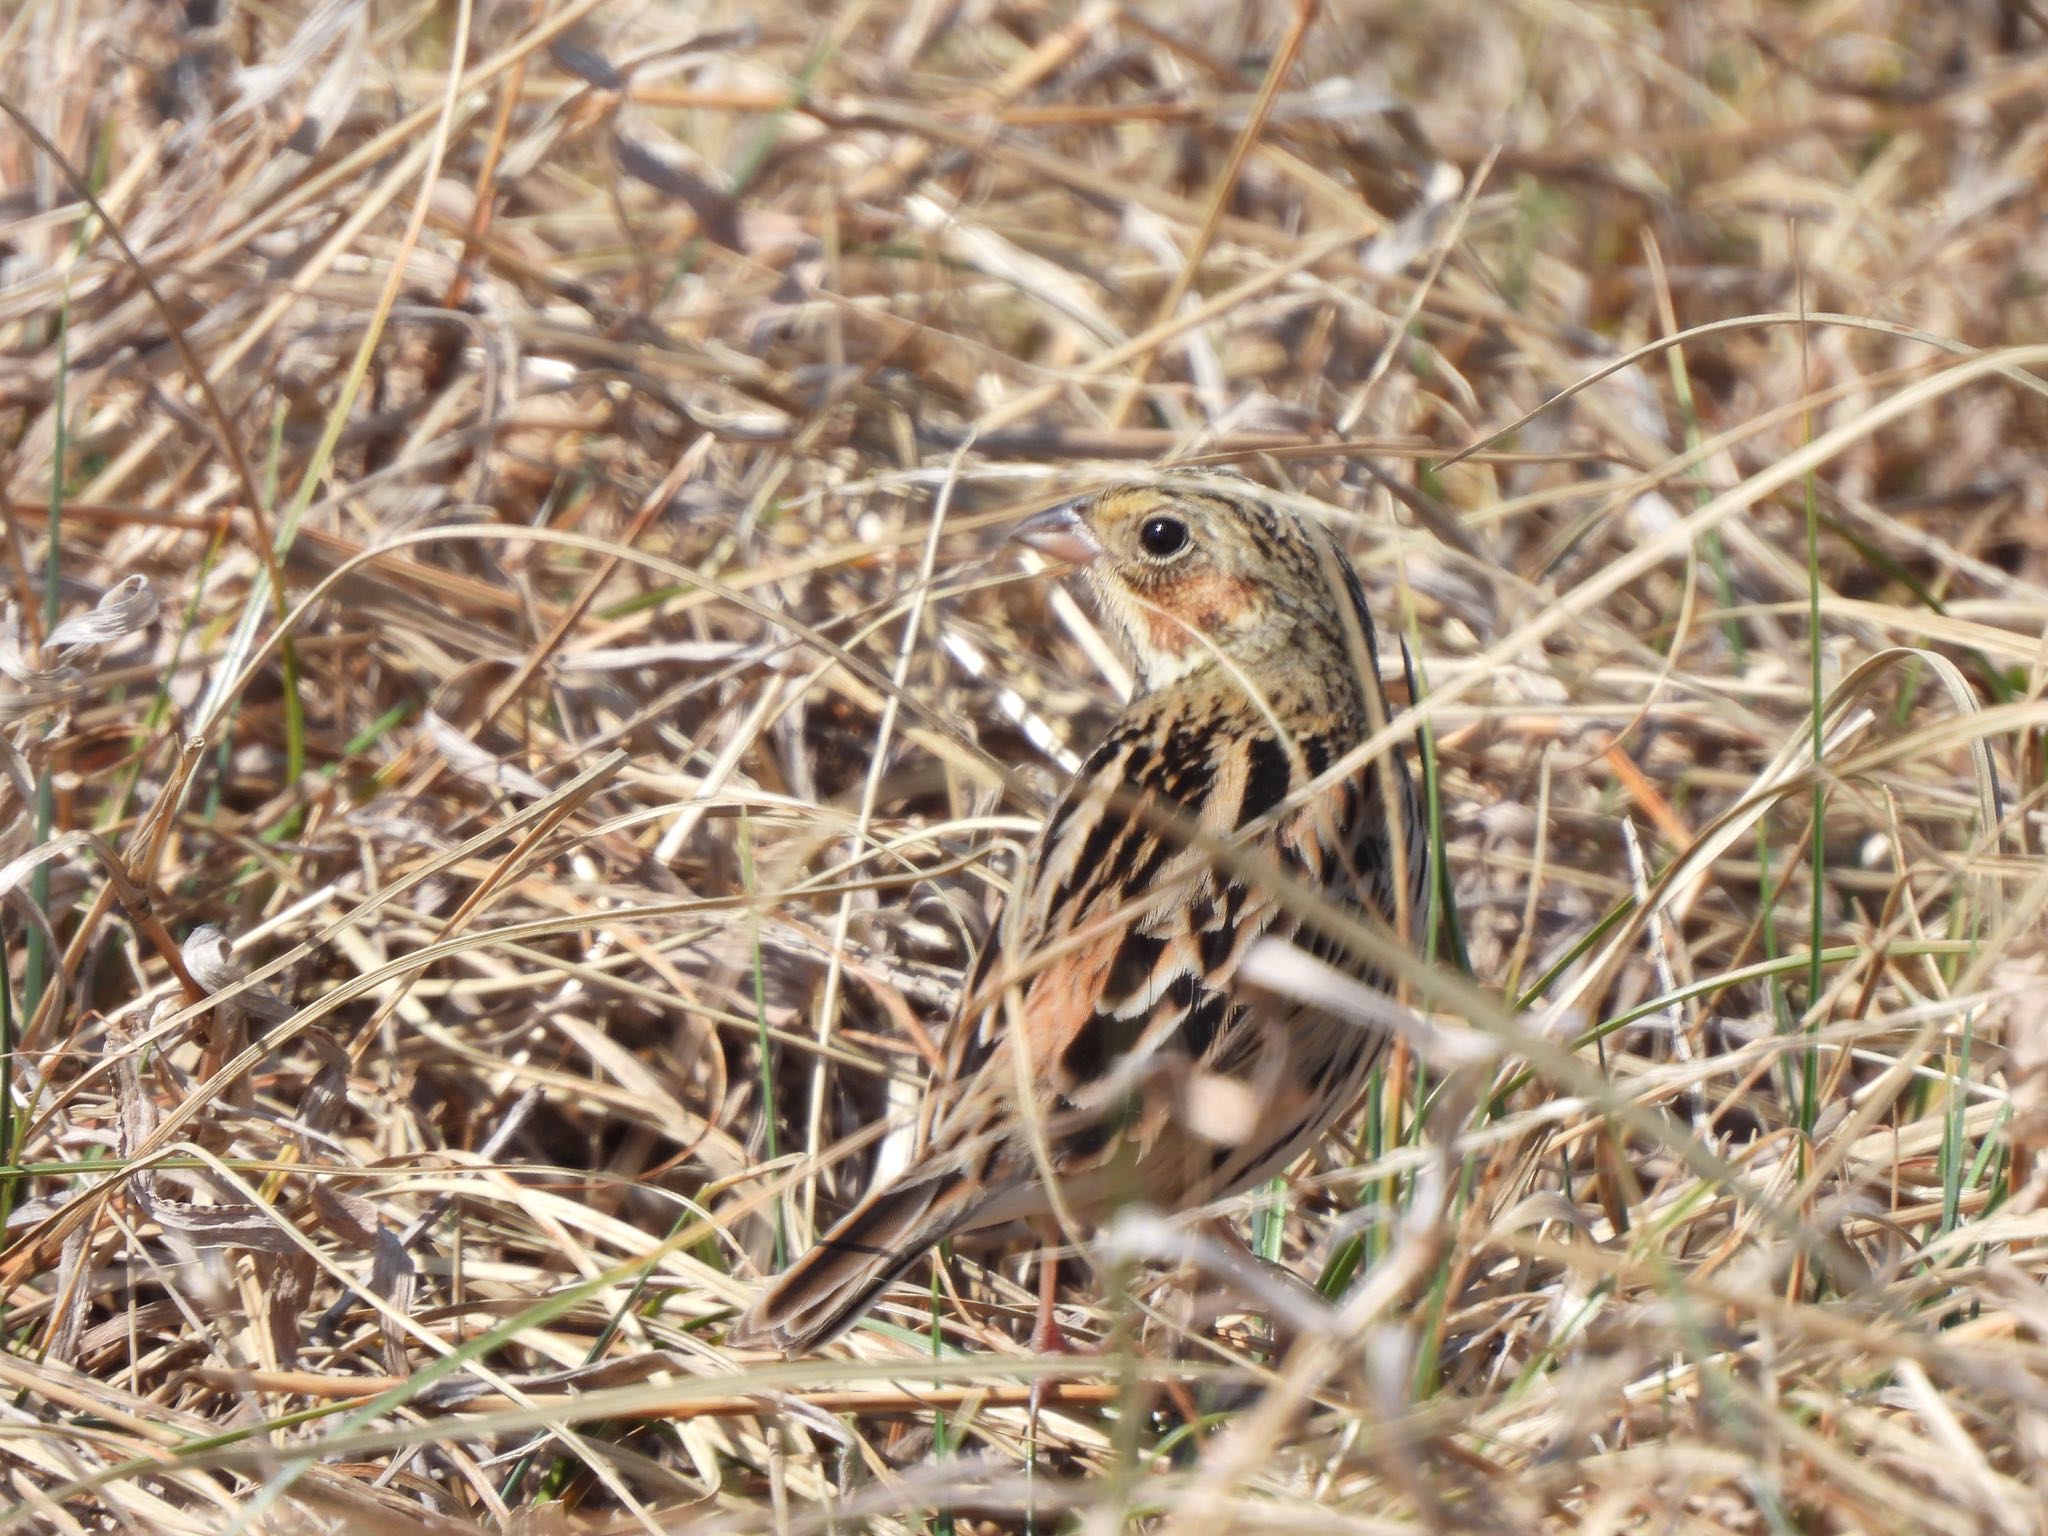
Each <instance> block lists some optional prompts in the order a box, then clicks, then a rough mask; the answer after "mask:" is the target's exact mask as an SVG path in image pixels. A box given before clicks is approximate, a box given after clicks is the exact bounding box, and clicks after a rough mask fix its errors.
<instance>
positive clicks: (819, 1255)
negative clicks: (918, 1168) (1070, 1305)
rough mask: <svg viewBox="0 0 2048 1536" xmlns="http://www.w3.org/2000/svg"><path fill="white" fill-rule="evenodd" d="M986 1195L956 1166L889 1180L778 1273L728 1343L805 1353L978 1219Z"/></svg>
mask: <svg viewBox="0 0 2048 1536" xmlns="http://www.w3.org/2000/svg"><path fill="white" fill-rule="evenodd" d="M983 1198H984V1194H983V1192H981V1191H980V1190H979V1189H978V1188H977V1186H976V1185H975V1184H974V1183H973V1181H971V1180H969V1179H967V1178H965V1177H964V1176H963V1175H962V1174H961V1173H959V1172H958V1171H957V1170H948V1171H946V1172H943V1173H938V1174H932V1175H928V1176H926V1177H923V1178H919V1179H915V1180H906V1181H902V1182H897V1183H892V1184H886V1185H884V1186H883V1187H882V1188H880V1189H878V1190H876V1191H874V1193H872V1194H870V1195H869V1196H867V1198H866V1199H864V1200H862V1201H861V1203H860V1204H859V1205H856V1206H855V1207H854V1208H853V1209H852V1210H851V1211H849V1212H847V1213H846V1215H845V1216H844V1217H843V1218H841V1220H840V1221H839V1223H838V1225H836V1226H835V1227H833V1228H832V1229H831V1231H829V1232H827V1233H826V1234H825V1235H824V1236H823V1237H821V1238H819V1239H818V1241H817V1242H816V1243H814V1244H813V1245H812V1246H811V1249H810V1251H809V1252H808V1253H806V1254H805V1255H804V1256H803V1257H802V1258H800V1259H798V1260H797V1261H796V1262H795V1263H794V1264H792V1265H790V1266H789V1268H788V1269H786V1270H784V1271H783V1272H782V1273H781V1274H780V1275H779V1276H777V1277H776V1279H775V1282H774V1283H773V1284H772V1285H770V1286H769V1287H768V1292H767V1294H766V1295H764V1296H763V1297H762V1298H761V1299H760V1300H759V1301H757V1302H755V1303H754V1305H753V1307H752V1308H751V1309H750V1310H749V1311H748V1313H747V1315H746V1316H745V1317H743V1318H741V1319H740V1321H739V1322H738V1323H737V1324H735V1325H734V1327H733V1329H732V1331H731V1332H730V1333H729V1334H728V1335H727V1336H726V1342H727V1343H729V1344H732V1345H734V1346H736V1347H739V1348H742V1349H745V1348H751V1347H755V1346H760V1345H772V1346H774V1347H775V1348H777V1349H780V1350H781V1351H782V1352H783V1353H784V1354H786V1355H801V1354H807V1353H809V1352H810V1351H812V1350H814V1349H818V1348H821V1347H822V1346H824V1345H826V1344H829V1343H831V1342H832V1340H834V1339H836V1338H838V1337H839V1335H840V1334H842V1333H844V1332H845V1331H846V1330H847V1329H849V1328H851V1327H852V1326H853V1325H854V1324H855V1323H857V1322H859V1321H860V1320H861V1318H862V1317H863V1316H865V1315H866V1313H867V1310H868V1308H870V1307H872V1306H873V1305H874V1304H875V1300H876V1298H877V1297H878V1296H880V1295H881V1293H882V1291H883V1289H884V1288H885V1287H887V1286H888V1284H889V1283H890V1282H891V1281H892V1280H894V1279H895V1278H896V1277H897V1276H898V1275H900V1274H902V1273H903V1271H904V1270H906V1269H908V1268H909V1267H910V1266H911V1265H912V1264H914V1263H916V1262H917V1260H918V1259H919V1258H921V1257H923V1256H924V1255H925V1254H927V1253H929V1252H930V1251H931V1250H932V1249H933V1248H935V1247H937V1246H938V1245H939V1244H940V1243H942V1242H944V1241H945V1240H946V1239H947V1238H949V1237H951V1236H952V1235H953V1234H954V1233H956V1232H960V1231H962V1230H964V1229H965V1228H967V1227H968V1226H970V1225H971V1224H972V1223H973V1220H974V1215H975V1212H976V1210H977V1209H978V1208H979V1207H980V1205H981V1203H982V1200H983Z"/></svg>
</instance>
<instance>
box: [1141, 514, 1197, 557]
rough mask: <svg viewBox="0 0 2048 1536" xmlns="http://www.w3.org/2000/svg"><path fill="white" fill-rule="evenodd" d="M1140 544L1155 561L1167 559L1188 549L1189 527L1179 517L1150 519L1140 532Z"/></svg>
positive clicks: (1146, 520) (1147, 519)
mask: <svg viewBox="0 0 2048 1536" xmlns="http://www.w3.org/2000/svg"><path fill="white" fill-rule="evenodd" d="M1138 543H1139V544H1140V545H1141V546H1143V548H1144V551H1145V553H1146V554H1148V555H1150V556H1151V557H1152V558H1153V559H1155V560H1164V559H1167V558H1168V557H1170V556H1172V555H1177V554H1179V553H1180V552H1181V551H1182V550H1184V549H1186V548H1187V547H1188V525H1187V524H1186V523H1184V522H1182V521H1181V520H1180V519H1179V518H1177V517H1148V518H1146V519H1145V526H1144V527H1142V528H1140V529H1139V530H1138Z"/></svg>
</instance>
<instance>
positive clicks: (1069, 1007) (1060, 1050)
mask: <svg viewBox="0 0 2048 1536" xmlns="http://www.w3.org/2000/svg"><path fill="white" fill-rule="evenodd" d="M1333 760H1334V749H1333V747H1331V746H1330V744H1327V743H1324V742H1320V741H1314V742H1311V741H1296V742H1293V743H1288V742H1284V741H1282V740H1281V739H1280V737H1279V736H1278V735H1277V734H1276V733H1274V732H1272V731H1271V730H1270V729H1264V730H1262V729H1258V728H1255V727H1253V728H1248V727H1247V725H1246V722H1245V717H1244V712H1243V710H1242V708H1241V707H1240V708H1238V709H1236V710H1232V711H1231V712H1230V714H1229V716H1225V715H1224V713H1223V710H1222V708H1221V707H1220V706H1219V707H1218V708H1216V709H1214V710H1210V711H1206V712H1205V711H1204V710H1202V709H1200V708H1190V707H1189V702H1188V700H1187V699H1186V698H1185V697H1182V698H1178V699H1174V700H1171V701H1168V702H1167V704H1166V705H1165V706H1164V707H1161V708H1157V709H1145V708H1142V707H1141V708H1136V709H1134V710H1133V711H1132V712H1131V713H1130V714H1129V715H1127V716H1126V717H1125V719H1124V721H1122V722H1121V723H1120V724H1119V726H1118V728H1117V729H1116V730H1115V731H1114V732H1112V733H1111V735H1110V736H1109V738H1108V739H1107V740H1105V741H1104V742H1103V743H1102V745H1101V746H1100V747H1098V748H1097V749H1096V751H1095V752H1094V753H1093V754H1092V755H1091V756H1090V758H1089V759H1088V761H1087V763H1086V764H1084V765H1083V767H1082V769H1081V771H1080V772H1079V774H1077V776H1076V778H1075V781H1074V784H1073V786H1072V787H1071V788H1070V790H1069V792H1068V793H1067V795H1066V797H1065V798H1064V799H1063V800H1062V801H1061V803H1060V805H1059V807H1058V808H1057V809H1056V810H1055V811H1054V813H1053V816H1052V818H1051V820H1050V821H1049V822H1048V824H1047V826H1046V830H1045V833H1044V834H1043V836H1042V838H1041V840H1040V842H1039V844H1038V846H1037V847H1036V849H1035V850H1034V857H1033V860H1032V874H1031V877H1030V884H1029V888H1028V890H1027V891H1026V893H1025V895H1024V898H1023V905H1022V907H1021V909H1020V911H1019V913H1018V914H1017V920H1016V922H1015V924H1014V929H1013V931H1012V933H1011V935H1010V943H1009V945H1008V946H1007V951H1006V947H1005V945H1004V944H1003V943H1002V940H1001V937H1000V936H999V935H991V938H990V940H989V943H988V944H987V945H986V946H985V947H984V951H983V953H982V955H981V956H980V957H979V959H978V960H977V963H976V965H975V968H974V971H973V973H972V975H971V976H970V979H969V983H968V986H967V988H966V989H965V991H964V992H963V994H962V1005H961V1011H960V1012H959V1014H958V1015H957V1016H956V1019H955V1023H954V1027H953V1032H952V1038H951V1041H950V1046H949V1052H948V1059H947V1064H946V1070H945V1073H944V1080H943V1083H942V1085H941V1088H940V1094H941V1098H940V1099H939V1100H938V1101H936V1104H935V1113H934V1116H933V1119H932V1121H931V1134H930V1136H929V1137H928V1144H934V1145H937V1144H944V1143H945V1142H948V1141H952V1140H959V1139H962V1138H965V1137H968V1136H972V1135H977V1134H980V1133H981V1132H983V1131H984V1130H985V1129H986V1127H987V1126H988V1125H989V1124H990V1123H991V1122H992V1120H993V1119H994V1117H995V1116H996V1115H997V1113H998V1111H997V1106H998V1105H999V1104H1003V1103H1014V1102H1015V1090H1016V1085H1017V1083H1018V1082H1019V1081H1020V1080H1022V1081H1024V1082H1025V1083H1027V1084H1028V1085H1029V1086H1030V1087H1031V1089H1032V1091H1033V1093H1034V1095H1035V1096H1036V1097H1037V1099H1038V1108H1039V1109H1040V1110H1041V1111H1043V1112H1044V1113H1045V1114H1046V1115H1047V1116H1048V1118H1049V1120H1051V1121H1057V1122H1065V1123H1067V1124H1068V1125H1070V1126H1072V1127H1073V1134H1072V1135H1071V1136H1070V1137H1068V1138H1067V1141H1066V1145H1067V1148H1068V1150H1069V1151H1071V1153H1072V1154H1073V1155H1074V1156H1075V1157H1077V1158H1080V1159H1081V1160H1082V1161H1086V1160H1087V1158H1088V1156H1089V1154H1090V1153H1092V1152H1093V1151H1095V1150H1098V1149H1100V1148H1101V1147H1102V1146H1104V1145H1105V1144H1106V1140H1107V1138H1106V1136H1105V1135H1104V1134H1103V1133H1102V1129H1101V1123H1102V1122H1105V1121H1107V1120H1109V1119H1111V1118H1117V1119H1119V1120H1120V1129H1121V1131H1122V1133H1123V1136H1124V1139H1127V1140H1128V1139H1132V1138H1135V1139H1136V1140H1137V1141H1139V1142H1140V1143H1141V1144H1142V1143H1143V1142H1145V1141H1146V1140H1148V1139H1149V1137H1150V1135H1151V1134H1153V1133H1154V1132H1156V1130H1157V1129H1158V1125H1157V1121H1158V1118H1159V1115H1161V1114H1165V1113H1169V1112H1170V1111H1167V1110H1163V1109H1162V1110H1158V1111H1155V1112H1152V1113H1147V1112H1146V1110H1145V1107H1144V1106H1143V1105H1142V1104H1141V1105H1140V1107H1139V1113H1138V1114H1137V1115H1136V1116H1135V1118H1133V1117H1132V1116H1131V1115H1130V1112H1129V1111H1130V1107H1131V1102H1132V1098H1133V1095H1134V1094H1141V1090H1143V1089H1145V1088H1146V1087H1147V1085H1148V1082H1150V1081H1153V1080H1155V1079H1156V1078H1157V1077H1158V1075H1159V1073H1160V1072H1161V1071H1165V1072H1168V1073H1178V1074H1180V1076H1181V1077H1182V1078H1183V1080H1184V1079H1185V1077H1186V1072H1185V1070H1184V1069H1188V1068H1193V1069H1197V1070H1203V1069H1208V1070H1214V1069H1215V1068H1216V1066H1217V1065H1218V1064H1221V1063H1226V1062H1227V1063H1229V1064H1230V1068H1231V1070H1233V1071H1238V1070H1240V1069H1241V1068H1243V1067H1244V1066H1245V1064H1247V1063H1249V1062H1250V1061H1251V1060H1252V1058H1254V1057H1255V1056H1256V1055H1257V1054H1259V1053H1258V1052H1257V1050H1256V1049H1255V1039H1256V1037H1261V1036H1262V1033H1263V1027H1262V1026H1261V1024H1260V1023H1259V1020H1258V1018H1257V1017H1256V1016H1255V1013H1256V1010H1255V1009H1254V1008H1253V1007H1252V1006H1251V1005H1250V1004H1248V1003H1247V1002H1246V1001H1245V1000H1244V999H1243V998H1241V997H1238V996H1236V995H1235V993H1234V990H1233V986H1232V983H1233V979H1234V976H1235V973H1236V970H1237V967H1238V965H1239V963H1240V962H1241V961H1242V959H1243V957H1244V955H1245V954H1246V953H1247V951H1248V950H1249V949H1250V948H1251V946H1252V944H1253V943H1254V942H1255V941H1256V940H1257V939H1258V938H1260V937H1261V936H1263V935H1265V934H1268V933H1275V934H1279V935H1282V936H1285V935H1289V934H1292V933H1293V932H1294V930H1295V928H1296V926H1297V922H1296V919H1295V917H1294V916H1293V915H1292V914H1291V913H1289V912H1287V911H1286V910H1285V909H1284V908H1283V907H1282V905H1281V904H1280V903H1279V902H1278V901H1276V900H1275V898H1274V896H1273V894H1272V890H1271V888H1270V882H1268V881H1264V880H1261V879H1260V878H1259V866H1260V865H1261V864H1262V863H1272V864H1277V865H1278V866H1279V867H1280V868H1281V869H1283V870H1284V871H1285V872H1287V873H1289V874H1291V875H1293V876H1295V877H1296V878H1300V879H1305V880H1307V881H1309V882H1310V883H1312V884H1320V883H1323V882H1326V881H1329V880H1331V879H1333V878H1336V877H1340V875H1341V872H1342V870H1341V867H1342V866H1345V865H1347V864H1348V863H1350V862H1351V861H1350V860H1348V859H1346V858H1343V857H1338V856H1334V853H1333V850H1332V849H1331V847H1330V844H1331V840H1332V838H1334V837H1341V836H1343V835H1344V833H1343V832H1341V831H1340V830H1339V828H1340V826H1341V825H1343V824H1342V823H1340V820H1339V818H1340V817H1344V816H1346V815H1347V814H1349V813H1350V812H1351V811H1352V810H1354V809H1355V807H1356V804H1357V802H1358V800H1359V799H1360V798H1362V796H1361V793H1360V790H1359V788H1358V785H1357V783H1356V781H1346V782H1345V783H1343V784H1340V785H1338V786H1336V787H1335V789H1334V790H1332V791H1331V792H1329V793H1327V794H1326V795H1324V796H1322V797H1319V799H1318V800H1317V801H1315V802H1311V803H1310V804H1309V805H1306V806H1303V807H1301V808H1299V809H1296V810H1293V811H1291V812H1289V813H1287V814H1286V815H1285V816H1284V817H1283V818H1282V819H1281V820H1280V821H1279V822H1278V823H1277V824H1276V825H1274V826H1273V827H1272V829H1271V831H1270V833H1268V834H1267V835H1265V836H1261V837H1257V838H1255V839H1254V840H1253V841H1251V842H1250V843H1248V844H1246V845H1245V846H1243V847H1242V848H1241V849H1240V850H1238V851H1237V853H1236V854H1235V855H1225V856H1223V857H1220V858H1219V857H1218V855H1217V853H1216V851H1215V849H1214V847H1213V840H1216V839H1228V838H1231V837H1233V836H1234V835H1235V834H1237V832H1238V831H1239V829H1240V828H1243V827H1245V826H1246V825H1247V824H1249V823H1251V822H1253V821H1255V820H1257V819H1258V818H1260V817H1262V816H1265V815H1266V814H1267V813H1268V812H1269V811H1271V810H1273V808H1274V807H1276V806H1277V805H1279V803H1280V802H1281V801H1282V800H1283V799H1284V798H1285V796H1286V795H1287V793H1288V791H1289V790H1290V789H1291V788H1292V787H1293V786H1294V785H1295V784H1297V783H1299V782H1301V781H1302V780H1303V778H1304V777H1305V776H1306V775H1307V774H1309V773H1312V772H1313V771H1315V768H1316V766H1317V765H1318V764H1323V763H1327V762H1329V761H1333ZM1197 839H1207V840H1210V842H1211V846H1202V845H1201V843H1200V842H1199V841H1197ZM1006 952H1007V953H1009V954H1012V955H1014V956H1016V957H1017V959H1016V961H1015V962H1014V963H1011V964H1007V965H1006V964H1005V963H1004V960H1003V956H1004V954H1005V953H1006ZM1012 986H1015V987H1016V988H1017V989H1018V992H1017V995H1016V1000H1015V1006H1014V1011H1013V1009H1012V1007H1010V1006H1007V1005H1006V1001H1005V997H1004V993H1005V992H1006V991H1007V990H1009V988H1010V987H1012ZM1019 1049H1021V1050H1022V1051H1023V1052H1024V1055H1025V1060H1024V1061H1023V1062H1022V1063H1021V1064H1020V1063H1018V1062H1017V1061H1016V1060H1015V1059H1014V1056H1013V1054H1012V1053H1013V1052H1014V1051H1016V1050H1019ZM1154 1097H1156V1096H1154ZM1055 1150H1056V1151H1057V1150H1058V1149H1057V1148H1056V1149H1055ZM1062 1160H1063V1161H1064V1159H1062Z"/></svg>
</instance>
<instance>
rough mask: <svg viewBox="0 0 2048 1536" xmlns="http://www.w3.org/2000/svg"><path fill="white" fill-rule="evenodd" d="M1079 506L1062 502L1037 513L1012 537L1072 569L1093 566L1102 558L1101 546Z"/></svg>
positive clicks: (1069, 502)
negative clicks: (1074, 566)
mask: <svg viewBox="0 0 2048 1536" xmlns="http://www.w3.org/2000/svg"><path fill="white" fill-rule="evenodd" d="M1079 506H1080V503H1079V502H1078V501H1063V502H1061V503H1060V504H1059V505H1058V506H1056V507H1049V508H1047V509H1046V510H1045V511H1043V512H1039V513H1035V514H1034V515H1032V516H1030V517H1027V518H1025V519H1024V521H1023V522H1021V523H1019V524H1018V525H1017V526H1016V527H1015V528H1013V529H1011V530H1010V537H1011V538H1012V539H1014V540H1016V542H1017V543H1019V544H1023V545H1027V546H1029V547H1030V548H1032V549H1035V550H1037V551H1038V552H1039V553H1040V554H1041V555H1050V556H1052V557H1053V559H1055V560H1065V561H1067V562H1068V563H1069V564H1071V565H1089V564H1092V563H1093V562H1094V561H1095V560H1096V559H1097V558H1098V557H1099V556H1100V555H1101V554H1102V545H1101V544H1100V543H1099V542H1098V541H1097V540H1096V537H1095V535H1094V534H1092V533H1090V532H1089V531H1088V525H1087V524H1086V523H1084V522H1082V521H1081V514H1080V513H1079V512H1078V511H1077V510H1076V508H1078V507H1079Z"/></svg>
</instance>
